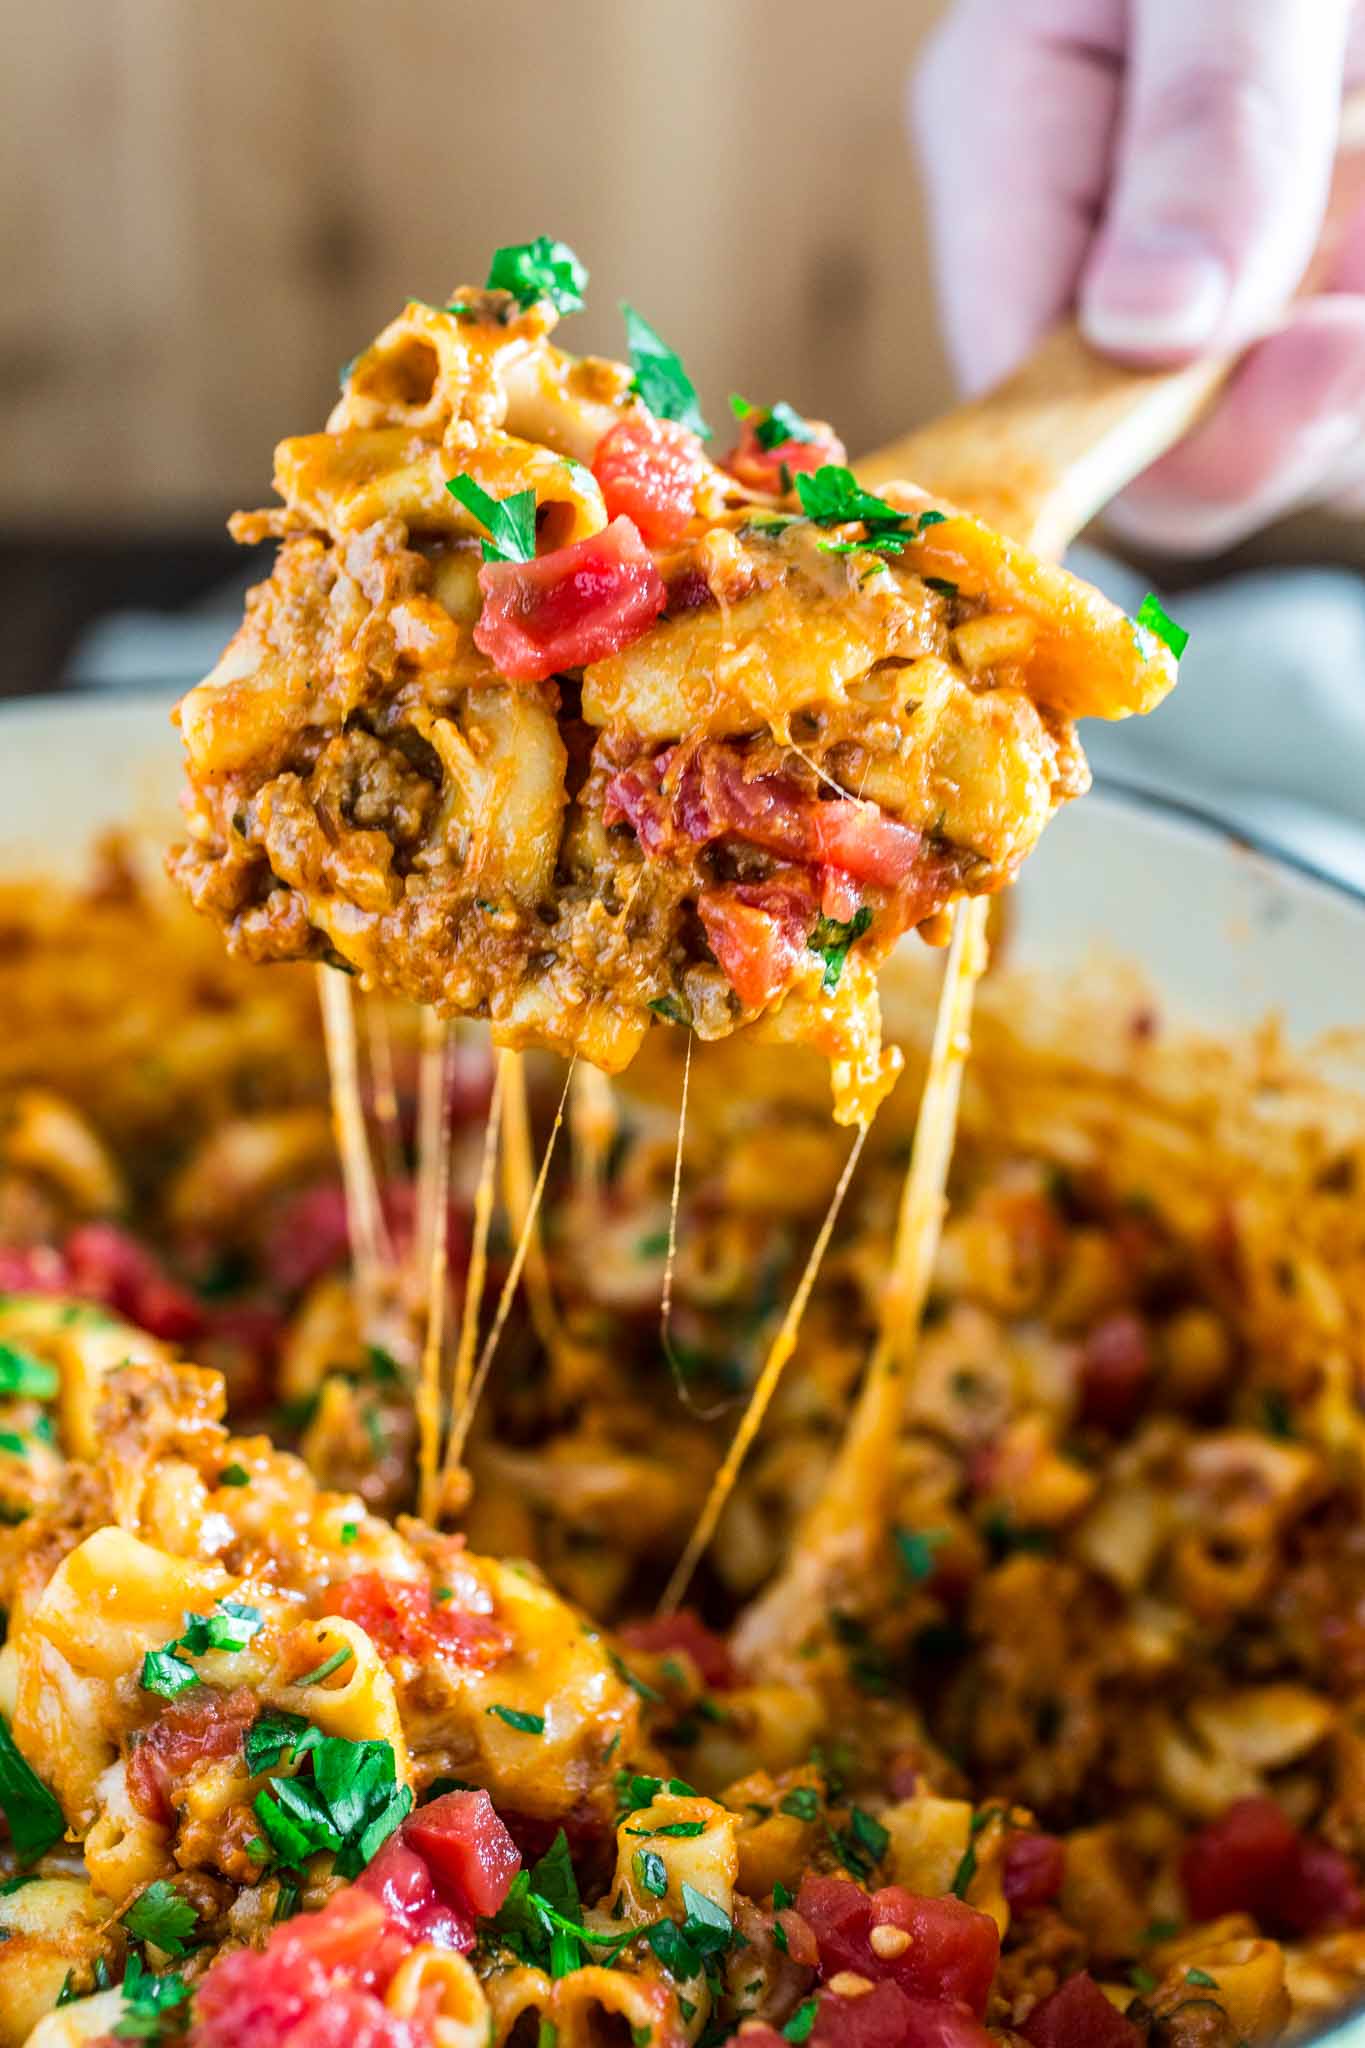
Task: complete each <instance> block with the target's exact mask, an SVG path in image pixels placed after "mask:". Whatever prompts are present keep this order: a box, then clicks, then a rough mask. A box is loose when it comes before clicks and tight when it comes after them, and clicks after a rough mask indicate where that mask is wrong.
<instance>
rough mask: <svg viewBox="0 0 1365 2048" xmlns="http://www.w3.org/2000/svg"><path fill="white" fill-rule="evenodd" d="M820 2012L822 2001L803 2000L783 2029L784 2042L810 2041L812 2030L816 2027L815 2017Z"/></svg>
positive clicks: (816, 1999)
mask: <svg viewBox="0 0 1365 2048" xmlns="http://www.w3.org/2000/svg"><path fill="white" fill-rule="evenodd" d="M819 2010H820V2001H819V1999H818V1998H806V1999H803V2000H802V2002H801V2004H800V2005H798V2006H797V2008H796V2011H795V2012H794V2013H793V2014H792V2016H791V2018H790V2019H789V2020H788V2021H787V2024H786V2026H785V2027H784V2028H783V2029H782V2038H783V2040H784V2041H809V2039H810V2035H811V2028H812V2027H813V2026H814V2025H815V2015H816V2014H817V2013H818V2012H819Z"/></svg>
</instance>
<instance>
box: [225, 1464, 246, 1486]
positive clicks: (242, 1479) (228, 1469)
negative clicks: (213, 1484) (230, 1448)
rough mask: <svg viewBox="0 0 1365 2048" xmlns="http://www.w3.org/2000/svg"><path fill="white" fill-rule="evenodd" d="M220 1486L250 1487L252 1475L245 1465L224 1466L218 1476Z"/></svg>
mask: <svg viewBox="0 0 1365 2048" xmlns="http://www.w3.org/2000/svg"><path fill="white" fill-rule="evenodd" d="M218 1484H219V1485H220V1486H250V1484H251V1474H250V1473H249V1472H248V1471H247V1469H246V1466H245V1465H224V1467H223V1469H222V1471H221V1472H220V1473H219V1474H218Z"/></svg>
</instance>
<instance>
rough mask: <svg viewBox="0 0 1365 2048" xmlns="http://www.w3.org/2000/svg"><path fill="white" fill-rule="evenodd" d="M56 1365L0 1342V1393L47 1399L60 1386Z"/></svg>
mask: <svg viewBox="0 0 1365 2048" xmlns="http://www.w3.org/2000/svg"><path fill="white" fill-rule="evenodd" d="M61 1384H62V1381H61V1374H60V1373H59V1372H58V1371H57V1368H56V1366H55V1365H49V1364H48V1363H47V1361H46V1360H45V1359H42V1358H35V1357H34V1356H33V1354H32V1352H31V1351H20V1350H17V1349H16V1348H15V1346H14V1345H13V1344H0V1394H3V1395H9V1394H18V1395H24V1396H27V1397H29V1398H31V1399H33V1400H35V1401H50V1400H51V1399H52V1397H53V1395H54V1394H56V1393H57V1392H58V1391H59V1390H60V1387H61Z"/></svg>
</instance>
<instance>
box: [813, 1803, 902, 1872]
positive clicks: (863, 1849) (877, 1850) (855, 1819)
mask: <svg viewBox="0 0 1365 2048" xmlns="http://www.w3.org/2000/svg"><path fill="white" fill-rule="evenodd" d="M828 1832H829V1840H830V1846H831V1848H832V1849H833V1850H834V1853H835V1855H836V1856H837V1857H838V1858H839V1861H840V1862H841V1863H842V1864H843V1866H844V1868H845V1870H850V1871H852V1873H853V1875H854V1876H855V1877H863V1878H867V1877H871V1875H872V1873H873V1871H874V1870H875V1868H876V1866H877V1865H878V1864H879V1863H880V1862H881V1860H882V1858H883V1857H884V1856H885V1854H886V1852H887V1849H888V1848H889V1847H890V1845H891V1837H890V1835H889V1834H888V1832H887V1830H886V1829H885V1828H884V1827H883V1826H882V1824H881V1822H880V1821H879V1820H876V1819H874V1818H873V1816H872V1815H871V1814H870V1813H868V1812H866V1811H865V1810H864V1808H862V1807H861V1806H854V1807H852V1808H850V1810H849V1817H848V1826H847V1827H846V1828H840V1829H839V1830H838V1831H837V1832H836V1831H835V1830H834V1829H833V1828H830V1829H829V1831H828Z"/></svg>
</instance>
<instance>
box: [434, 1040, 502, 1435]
mask: <svg viewBox="0 0 1365 2048" xmlns="http://www.w3.org/2000/svg"><path fill="white" fill-rule="evenodd" d="M503 1071H504V1069H503V1064H502V1055H501V1054H499V1056H498V1060H497V1063H496V1065H495V1067H494V1069H493V1093H492V1095H491V1096H490V1097H489V1101H488V1121H487V1122H486V1123H485V1125H484V1128H483V1157H482V1159H481V1161H480V1163H479V1179H478V1185H477V1186H476V1187H475V1189H474V1217H473V1224H472V1228H471V1230H470V1244H469V1271H468V1274H467V1275H466V1278H465V1284H464V1303H463V1306H462V1307H461V1310H460V1337H459V1342H458V1344H457V1345H456V1347H455V1372H454V1377H453V1380H452V1382H451V1389H450V1412H451V1416H452V1417H454V1416H456V1415H459V1414H460V1413H461V1412H462V1410H463V1409H464V1406H465V1403H466V1402H467V1401H468V1399H469V1389H470V1387H471V1386H472V1385H473V1381H474V1352H475V1347H476V1346H477V1344H478V1341H479V1310H480V1309H481V1308H482V1306H483V1294H484V1288H485V1287H486V1286H487V1284H488V1239H489V1235H490V1233H491V1231H492V1228H493V1200H494V1196H495V1194H496V1191H497V1168H498V1141H499V1137H500V1135H501V1131H502V1094H503ZM448 1463H449V1460H447V1464H448Z"/></svg>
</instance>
